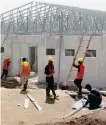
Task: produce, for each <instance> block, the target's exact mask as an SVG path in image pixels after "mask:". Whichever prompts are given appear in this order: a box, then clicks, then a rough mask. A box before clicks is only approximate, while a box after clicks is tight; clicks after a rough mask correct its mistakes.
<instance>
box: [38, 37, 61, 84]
mask: <svg viewBox="0 0 106 125" xmlns="http://www.w3.org/2000/svg"><path fill="white" fill-rule="evenodd" d="M47 48H52V49H55V55H53V58H54V67H55V74H54V80H55V82H58V72H59V70H58V68H59V49H58V48H59V37H58V36H43V37H42V39H41V43H40V45H39V47H38V77H39V81H43V82H45V75H44V69H45V66H46V65H47V64H48V57H49V56H47V55H46V49H47Z"/></svg>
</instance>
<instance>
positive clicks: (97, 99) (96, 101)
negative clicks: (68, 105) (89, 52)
mask: <svg viewBox="0 0 106 125" xmlns="http://www.w3.org/2000/svg"><path fill="white" fill-rule="evenodd" d="M85 89H87V90H88V91H90V93H89V94H88V99H87V101H86V103H85V104H84V107H86V106H87V105H88V104H89V106H90V109H96V108H99V107H100V104H101V102H102V94H101V92H100V91H99V90H97V89H92V87H91V85H89V84H87V85H86V86H85Z"/></svg>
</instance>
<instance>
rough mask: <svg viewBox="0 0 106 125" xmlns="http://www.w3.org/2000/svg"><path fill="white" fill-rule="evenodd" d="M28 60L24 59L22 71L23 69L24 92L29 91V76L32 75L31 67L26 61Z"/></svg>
mask: <svg viewBox="0 0 106 125" xmlns="http://www.w3.org/2000/svg"><path fill="white" fill-rule="evenodd" d="M26 60H27V59H26V58H22V69H21V74H20V76H21V82H22V83H23V86H24V87H23V90H22V91H26V89H27V84H28V82H27V81H28V76H29V75H30V67H29V64H28V62H27V61H26Z"/></svg>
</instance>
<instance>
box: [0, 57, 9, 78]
mask: <svg viewBox="0 0 106 125" xmlns="http://www.w3.org/2000/svg"><path fill="white" fill-rule="evenodd" d="M9 65H10V57H9V56H7V57H6V58H5V60H4V62H3V73H2V75H1V79H2V78H3V77H4V76H5V80H6V78H7V75H8V69H9Z"/></svg>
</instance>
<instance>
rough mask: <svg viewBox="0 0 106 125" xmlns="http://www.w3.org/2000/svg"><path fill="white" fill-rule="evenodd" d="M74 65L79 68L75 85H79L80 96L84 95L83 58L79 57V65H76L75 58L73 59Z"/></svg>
mask: <svg viewBox="0 0 106 125" xmlns="http://www.w3.org/2000/svg"><path fill="white" fill-rule="evenodd" d="M73 66H74V67H75V68H77V69H78V72H77V76H76V79H75V80H74V83H75V85H76V86H77V87H78V89H79V91H78V98H79V99H80V98H81V97H82V85H81V83H82V81H83V77H84V71H85V66H84V64H83V58H78V65H75V58H74V60H73Z"/></svg>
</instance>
